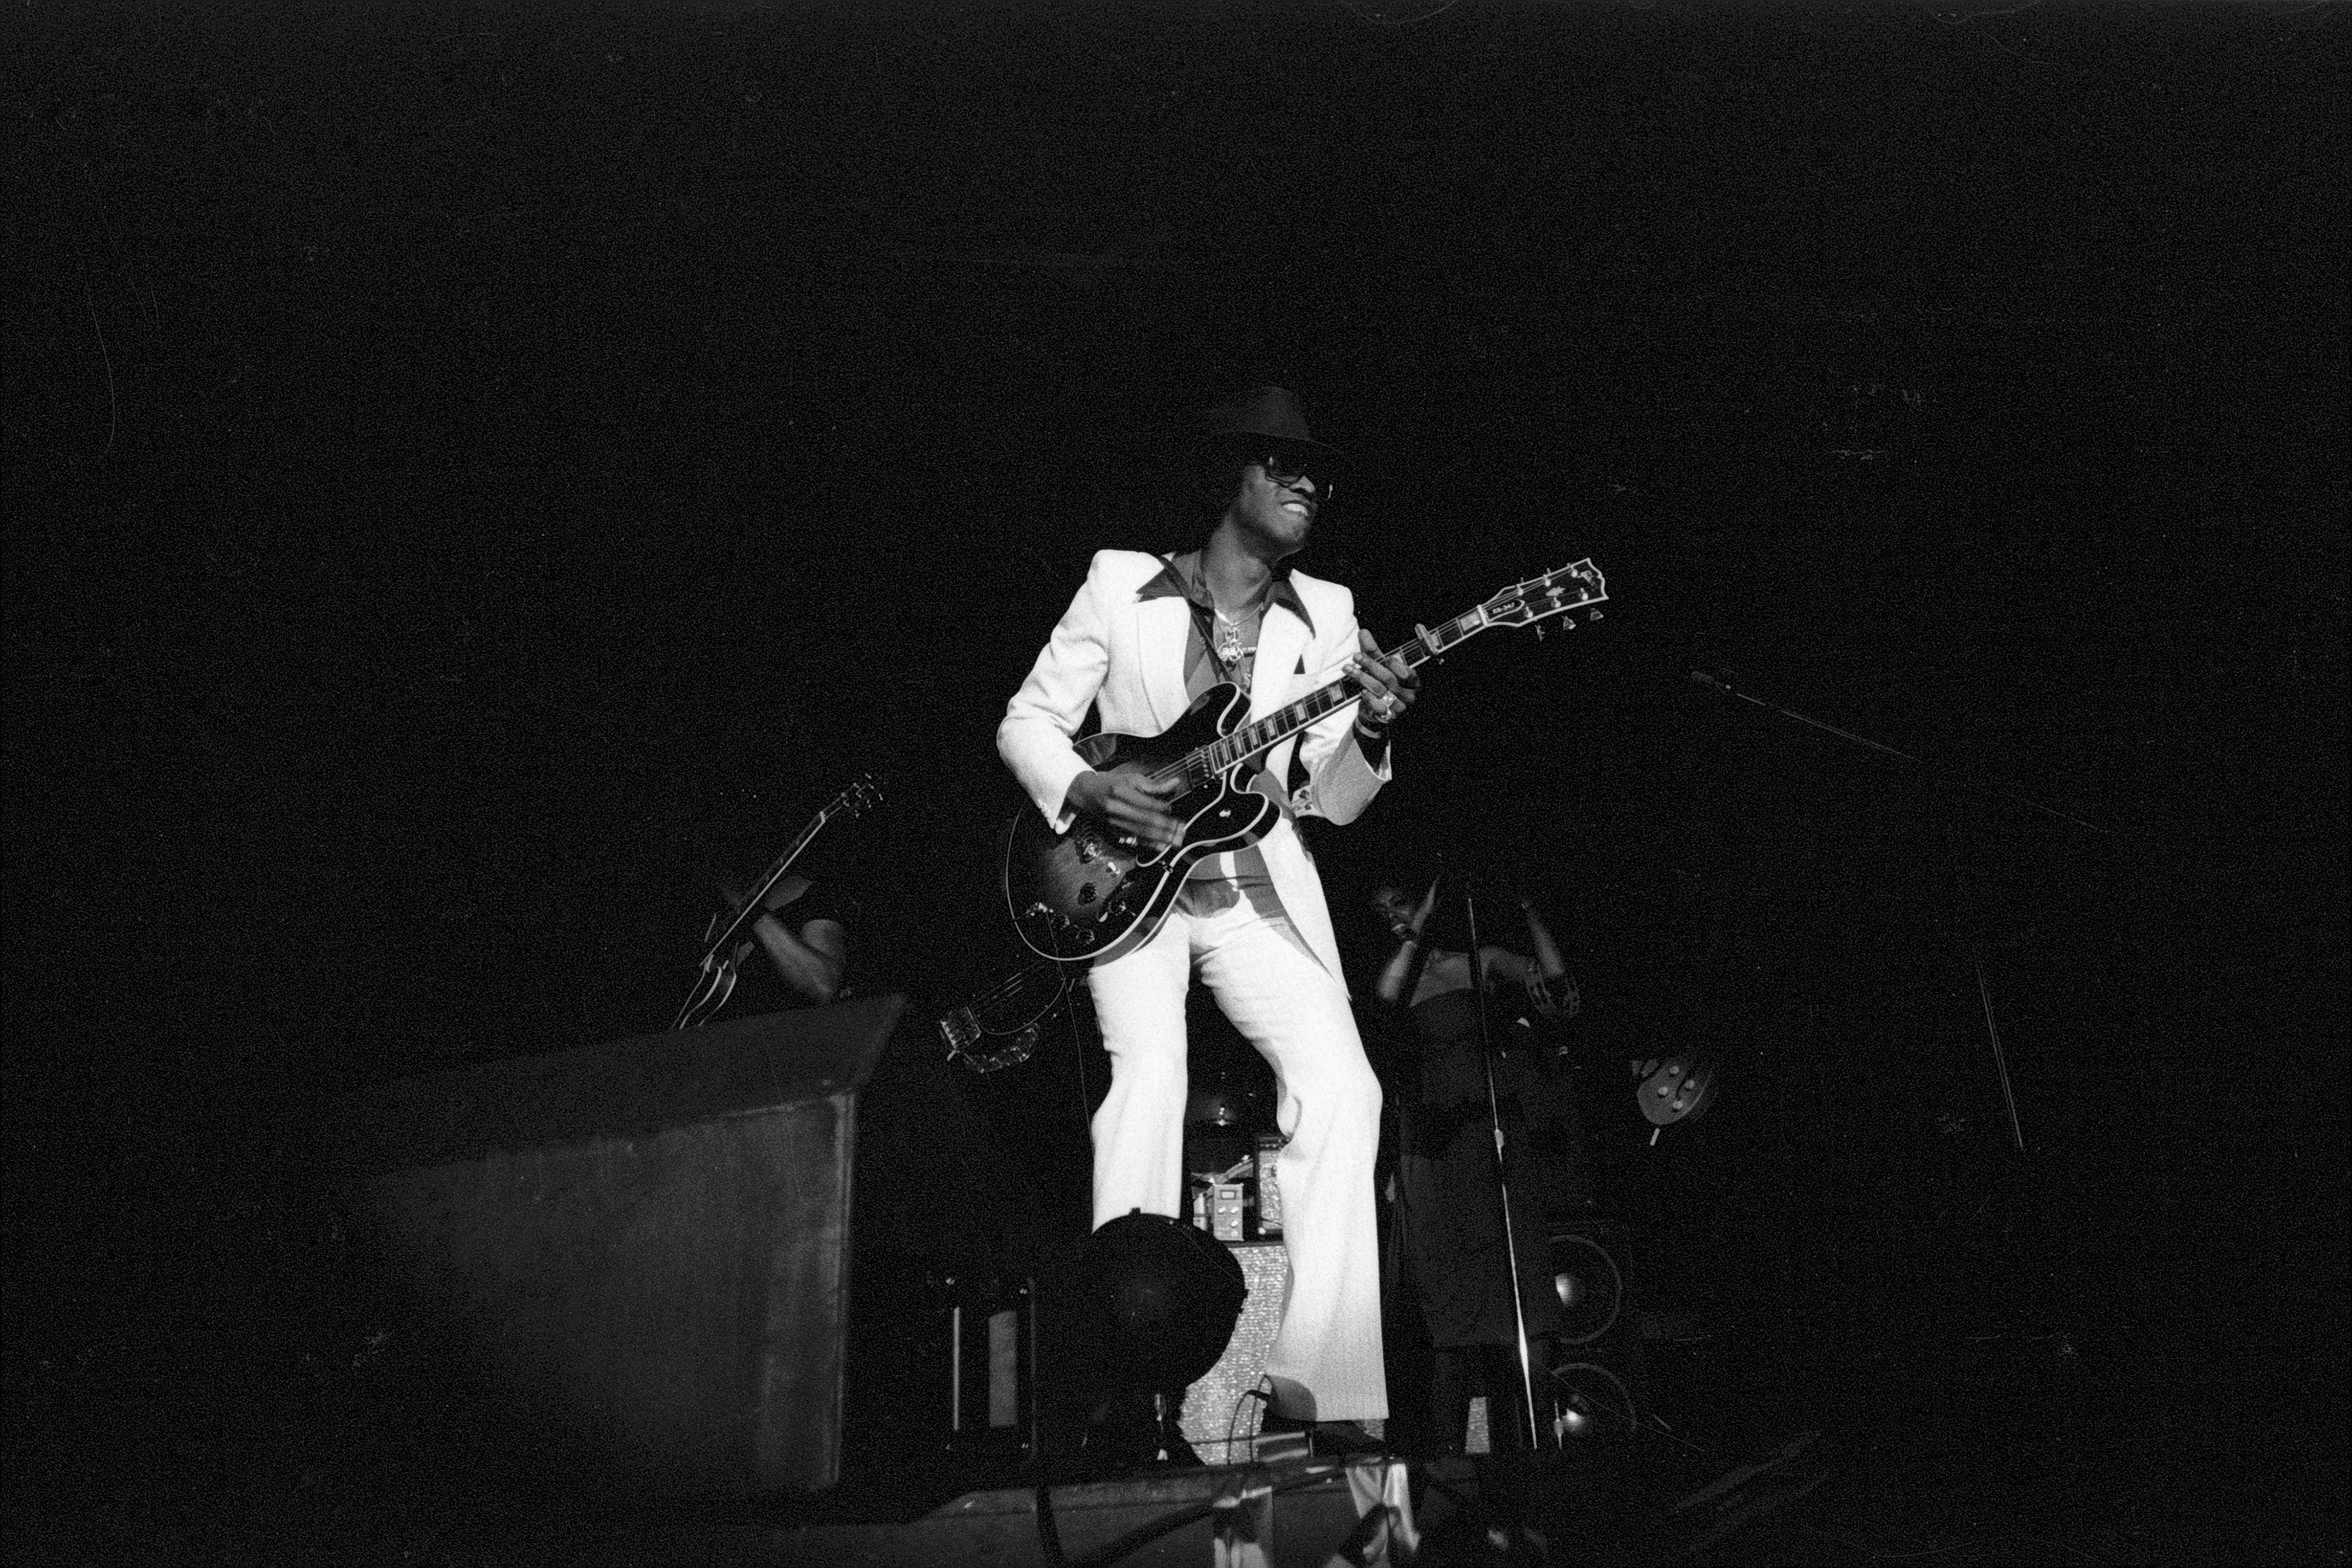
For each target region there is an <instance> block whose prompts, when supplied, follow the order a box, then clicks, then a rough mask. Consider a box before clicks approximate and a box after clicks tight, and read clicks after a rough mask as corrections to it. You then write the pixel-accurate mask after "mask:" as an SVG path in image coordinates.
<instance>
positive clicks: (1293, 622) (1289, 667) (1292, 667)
mask: <svg viewBox="0 0 2352 1568" xmlns="http://www.w3.org/2000/svg"><path fill="white" fill-rule="evenodd" d="M1306 651H1307V622H1304V621H1301V620H1300V619H1299V618H1298V612H1297V611H1295V610H1293V609H1291V608H1290V607H1289V606H1288V605H1286V604H1270V605H1268V606H1266V612H1265V620H1264V621H1263V622H1260V623H1259V625H1258V633H1257V663H1256V664H1254V665H1252V666H1251V669H1250V717H1251V718H1252V719H1254V720H1255V719H1261V718H1264V717H1265V716H1266V715H1268V714H1270V713H1272V712H1273V711H1274V710H1275V709H1276V708H1278V707H1281V706H1284V705H1285V704H1286V703H1288V702H1289V701H1290V700H1291V698H1292V697H1294V696H1296V695H1298V694H1297V690H1296V689H1295V687H1296V685H1297V669H1298V661H1299V656H1300V655H1301V654H1303V653H1306ZM1307 673H1308V674H1310V675H1311V674H1314V672H1313V671H1311V670H1310V671H1308V672H1307Z"/></svg>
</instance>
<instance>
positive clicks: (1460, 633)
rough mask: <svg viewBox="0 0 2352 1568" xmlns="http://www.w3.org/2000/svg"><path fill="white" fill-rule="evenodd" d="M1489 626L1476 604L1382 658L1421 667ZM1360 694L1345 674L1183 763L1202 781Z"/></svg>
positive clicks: (1199, 750) (1483, 610)
mask: <svg viewBox="0 0 2352 1568" xmlns="http://www.w3.org/2000/svg"><path fill="white" fill-rule="evenodd" d="M1486 626H1487V620H1486V606H1485V605H1483V604H1481V605H1477V606H1475V607H1473V608H1471V609H1469V610H1465V611H1464V612H1462V613H1461V614H1459V615H1456V616H1455V617H1454V619H1453V620H1451V621H1448V622H1444V624H1443V625H1438V626H1432V627H1430V628H1429V629H1428V631H1427V632H1426V633H1423V632H1415V633H1414V634H1413V635H1412V636H1411V637H1409V638H1407V639H1406V640H1405V641H1403V642H1402V643H1398V644H1397V645H1396V646H1395V647H1393V648H1391V649H1389V650H1388V651H1387V652H1386V653H1382V654H1381V658H1382V659H1383V660H1387V659H1402V660H1403V661H1404V664H1405V667H1406V668H1407V669H1419V668H1420V667H1421V666H1422V665H1423V664H1427V663H1428V662H1429V661H1430V660H1432V659H1434V658H1436V657H1437V656H1438V655H1439V654H1441V653H1444V652H1445V651H1446V650H1447V649H1449V648H1453V647H1457V646H1459V645H1460V644H1462V643H1466V642H1468V641H1469V640H1470V639H1471V638H1473V637H1475V636H1476V635H1477V634H1478V633H1479V632H1484V631H1485V630H1486ZM1362 695H1363V693H1362V691H1361V690H1360V689H1359V688H1357V687H1355V686H1351V685H1349V684H1348V682H1347V681H1346V680H1345V679H1344V678H1343V679H1340V680H1337V681H1334V682H1332V683H1331V684H1330V685H1328V686H1323V687H1320V688H1319V689H1318V690H1316V691H1312V692H1309V693H1308V694H1307V695H1305V696H1303V697H1301V698H1299V699H1298V700H1297V702H1295V703H1292V704H1290V705H1289V706H1287V707H1280V708H1276V709H1275V711H1274V712H1272V713H1270V714H1268V715H1266V716H1265V717H1264V718H1262V719H1258V720H1256V721H1255V722H1253V723H1250V724H1245V725H1244V726H1242V727H1240V728H1239V729H1236V730H1234V732H1233V733H1232V734H1231V735H1227V736H1223V737H1220V738H1218V739H1216V740H1213V741H1211V742H1210V743H1209V744H1208V745H1206V746H1203V747H1199V748H1197V749H1196V750H1194V751H1192V752H1190V753H1188V754H1187V755H1186V757H1185V758H1184V761H1183V767H1184V771H1185V772H1186V774H1187V775H1188V776H1191V775H1192V774H1193V773H1194V771H1195V769H1196V768H1197V770H1198V772H1199V775H1200V776H1201V777H1202V778H1203V779H1205V778H1209V777H1213V776H1214V775H1216V774H1219V773H1223V772H1224V771H1225V770H1226V769H1227V768H1232V767H1234V765H1236V764H1237V763H1242V762H1246V761H1248V760H1249V759H1250V758H1253V757H1255V756H1257V755H1258V754H1259V753H1260V752H1263V751H1268V750H1271V749H1272V748H1274V747H1277V746H1279V745H1281V744H1282V743H1283V742H1284V741H1286V740H1287V739H1289V738H1290V737H1292V736H1294V735H1297V733H1298V732H1299V731H1300V730H1302V729H1305V728H1306V727H1307V726H1308V725H1310V724H1313V723H1314V722H1315V721H1316V720H1317V719H1318V718H1321V717H1323V716H1325V715H1327V714H1333V713H1337V712H1339V710H1340V709H1341V708H1343V707H1346V706H1348V705H1349V703H1352V702H1356V701H1358V700H1359V699H1360V698H1361V697H1362Z"/></svg>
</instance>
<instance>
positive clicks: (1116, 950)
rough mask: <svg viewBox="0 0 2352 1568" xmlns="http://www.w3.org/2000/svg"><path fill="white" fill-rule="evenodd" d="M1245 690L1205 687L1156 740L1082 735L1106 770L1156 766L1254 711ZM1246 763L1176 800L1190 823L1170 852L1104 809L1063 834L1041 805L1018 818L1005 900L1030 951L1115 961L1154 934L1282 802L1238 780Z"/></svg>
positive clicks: (1090, 761)
mask: <svg viewBox="0 0 2352 1568" xmlns="http://www.w3.org/2000/svg"><path fill="white" fill-rule="evenodd" d="M1248 710H1249V704H1248V701H1247V699H1245V698H1244V696H1243V695H1242V694H1241V691H1240V689H1239V688H1238V687H1236V686H1234V685H1216V686H1212V687H1210V688H1209V689H1208V690H1207V691H1205V692H1202V694H1201V696H1200V699H1199V700H1198V701H1197V702H1195V703H1193V705H1192V707H1191V708H1190V709H1188V710H1187V711H1186V712H1185V715H1184V716H1183V717H1182V718H1180V719H1178V720H1177V721H1176V722H1175V723H1174V724H1173V725H1171V726H1170V727H1169V728H1168V729H1167V730H1165V731H1164V732H1162V733H1161V734H1159V735H1156V736H1150V737H1139V736H1132V735H1116V734H1109V733H1105V734H1101V735H1094V736H1089V737H1087V738H1086V739H1085V740H1083V741H1080V742H1079V743H1078V747H1077V750H1078V755H1079V756H1080V757H1081V758H1085V760H1086V763H1087V767H1089V768H1093V769H1095V770H1096V771H1097V772H1099V773H1128V772H1136V773H1150V772H1153V771H1156V770H1158V769H1160V768H1165V767H1174V766H1178V765H1181V762H1182V761H1183V759H1184V758H1185V756H1186V755H1187V754H1188V753H1190V752H1192V751H1194V750H1195V749H1197V748H1199V747H1203V746H1206V745H1208V744H1209V743H1211V742H1213V741H1214V740H1216V739H1218V738H1219V737H1221V736H1223V735H1226V734H1229V733H1230V732H1231V731H1232V730H1233V729H1234V727H1236V726H1237V725H1239V724H1240V723H1241V722H1242V720H1243V719H1244V717H1245V716H1247V714H1248ZM1246 770H1247V765H1246V764H1243V765H1239V766H1236V767H1234V768H1230V769H1228V770H1226V771H1225V772H1223V773H1219V774H1214V775H1212V776H1211V777H1210V778H1209V779H1208V780H1207V781H1206V782H1205V783H1202V784H1200V785H1197V786H1195V787H1194V788H1193V789H1189V790H1187V791H1185V792H1184V793H1183V794H1181V795H1179V796H1177V797H1176V798H1175V799H1174V800H1171V801H1169V802H1168V810H1170V812H1171V814H1173V815H1174V816H1175V817H1176V819H1177V820H1178V821H1181V822H1182V823H1183V824H1184V831H1183V837H1182V840H1181V841H1180V842H1179V843H1178V844H1177V845H1176V846H1175V847H1174V848H1173V849H1170V850H1141V849H1139V847H1138V846H1135V845H1132V844H1129V843H1127V842H1125V841H1124V840H1125V835H1124V834H1123V833H1121V832H1120V831H1119V830H1118V829H1117V828H1115V827H1113V826H1112V825H1111V824H1110V823H1109V822H1108V821H1104V820H1103V819H1102V818H1100V817H1097V816H1093V815H1091V814H1089V813H1087V812H1083V811H1082V812H1080V813H1078V815H1077V818H1076V821H1073V822H1071V824H1070V826H1069V829H1068V830H1067V831H1065V832H1059V833H1056V832H1055V831H1052V830H1051V829H1049V828H1048V827H1047V826H1046V825H1045V821H1044V819H1043V818H1041V817H1040V816H1039V815H1038V814H1037V812H1036V811H1035V810H1023V811H1021V812H1020V813H1019V814H1018V815H1016V816H1015V817H1014V818H1013V821H1012V823H1011V824H1010V826H1008V827H1007V828H1006V830H1005V834H1004V903H1005V908H1006V909H1007V910H1008V911H1009V912H1010V913H1011V914H1012V915H1013V929H1014V930H1016V931H1018V932H1019V933H1020V934H1021V940H1022V941H1023V942H1024V943H1026V944H1027V945H1028V946H1029V949H1030V951H1032V952H1034V953H1035V954H1037V955H1038V956H1040V957H1045V958H1052V959H1055V960H1057V961H1060V962H1065V963H1066V962H1069V961H1072V960H1075V959H1087V960H1097V961H1098V960H1101V959H1105V958H1116V957H1118V956H1119V955H1120V954H1122V953H1125V952H1128V951H1129V950H1130V949H1131V948H1134V947H1137V946H1141V945H1142V944H1143V943H1144V942H1146V941H1148V940H1150V936H1151V934H1152V933H1153V932H1155V931H1157V930H1159V929H1160V922H1161V921H1162V920H1164V919H1166V918H1167V915H1168V911H1169V910H1170V909H1171V907H1173V906H1174V904H1175V903H1176V895H1177V894H1180V893H1181V892H1182V891H1183V889H1184V877H1185V874H1186V873H1188V872H1190V871H1191V870H1192V867H1193V866H1194V865H1195V864H1196V863H1198V862H1200V861H1202V860H1203V859H1205V858H1207V857H1208V856H1210V855H1213V854H1217V853H1220V852H1223V851H1226V850H1237V849H1243V848H1245V847H1247V846H1248V845H1250V844H1254V843H1255V842H1256V841H1258V840H1259V839H1262V838H1264V837H1265V834H1266V831H1267V830H1269V829H1271V828H1272V827H1273V826H1274V822H1275V819H1276V817H1277V816H1278V815H1279V814H1280V812H1281V808H1280V807H1278V806H1276V804H1275V803H1274V801H1273V800H1269V799H1268V798H1267V797H1265V795H1262V794H1259V793H1258V792H1257V791H1255V789H1249V788H1247V787H1246V786H1244V785H1242V784H1240V783H1238V782H1237V779H1239V778H1240V776H1241V775H1242V774H1243V773H1244V772H1245V771H1246Z"/></svg>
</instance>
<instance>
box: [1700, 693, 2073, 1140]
mask: <svg viewBox="0 0 2352 1568" xmlns="http://www.w3.org/2000/svg"><path fill="white" fill-rule="evenodd" d="M1690 678H1691V679H1692V680H1694V681H1696V682H1697V683H1698V684H1699V685H1703V686H1712V687H1714V688H1715V689H1716V690H1717V691H1718V692H1721V693H1722V694H1723V695H1725V696H1727V697H1737V698H1738V699H1739V700H1740V701H1741V702H1744V703H1746V704H1748V706H1750V707H1757V708H1761V709H1763V710H1764V711H1765V712H1766V713H1774V714H1778V715H1780V716H1781V717H1782V718H1785V719H1790V720H1793V721H1795V722H1796V723H1798V724H1801V725H1807V726H1810V727H1812V728H1814V729H1818V730H1821V731H1822V732H1824V733H1825V734H1829V735H1834V736H1836V737H1838V738H1839V739H1840V740H1845V741H1851V742H1852V743H1853V744H1854V745H1856V746H1861V747H1868V748H1869V749H1871V750H1873V751H1877V752H1883V753H1885V755H1886V756H1888V757H1893V758H1898V759H1899V760H1901V761H1905V762H1908V763H1910V764H1912V765H1913V766H1914V767H1916V768H1922V769H1925V770H1926V771H1927V773H1928V774H1929V775H1930V776H1931V777H1934V776H1935V775H1936V774H1937V772H1938V771H1939V770H1938V769H1937V768H1935V767H1934V766H1933V765H1931V764H1929V763H1927V762H1926V761H1924V760H1922V759H1921V758H1916V757H1914V756H1912V755H1911V753H1909V752H1907V751H1898V750H1896V749H1895V747H1891V746H1884V745H1881V744H1880V743H1879V742H1877V741H1875V740H1872V739H1870V738H1868V737H1865V736H1860V735H1856V734H1854V733H1853V731H1851V730H1844V729H1840V728H1839V727H1837V726H1835V725H1833V724H1824V723H1822V721H1821V720H1820V719H1817V718H1811V717H1808V716H1806V715H1804V714H1801V713H1795V712H1791V711H1790V709H1788V708H1784V707H1782V706H1780V705H1779V704H1777V703H1769V702H1766V701H1764V700H1762V699H1761V698H1759V697H1752V696H1749V695H1748V694H1747V693H1746V692H1743V691H1739V690H1737V689H1735V688H1734V687H1733V685H1732V684H1731V682H1730V681H1729V680H1727V679H1726V678H1725V677H1724V676H1722V675H1719V674H1709V673H1708V672H1706V671H1705V670H1693V671H1692V672H1691V673H1690ZM1962 782H1969V781H1967V780H1962ZM1979 787H1980V788H1989V789H1990V790H1991V792H1992V793H1994V794H1997V795H1999V796H2000V797H2001V798H2002V799H2003V800H2009V801H2011V802H2012V803H2013V804H2016V805H2020V806H2023V807H2024V808H2026V809H2027V810H2031V811H2039V812H2040V813H2042V815H2043V816H2045V817H2053V818H2055V819H2057V820H2058V821H2062V822H2071V823H2073V824H2074V826H2075V827H2078V828H2087V829H2088V830H2090V831H2092V832H2095V833H2105V832H2106V831H2108V830H2107V829H2105V828H2103V827H2101V826H2099V825H2098V824H2097V823H2096V822H2087V821H2084V820H2083V819H2082V818H2080V817H2077V816H2075V815H2074V814H2073V813H2072V812H2069V811H2062V810H2058V808H2057V807H2055V806H2050V805H2045V804H2043V803H2042V801H2039V800H2028V799H2026V798H2025V797H2024V796H2022V795H2020V794H2018V793H2017V792H2016V791H2014V790H2012V789H2004V788H2001V787H2000V786H1999V785H1997V784H1987V785H1983V786H1979ZM1946 838H1947V844H1946V852H1947V853H1948V855H1949V856H1951V857H1952V859H1953V861H1954V871H1953V875H1954V876H1955V877H1956V878H1957V876H1958V868H1957V861H1958V849H1957V848H1956V847H1955V846H1954V845H1952V844H1951V842H1950V827H1949V823H1948V822H1947V825H1946ZM1969 965H1970V967H1972V968H1973V969H1974V971H1975V975H1976V982H1977V999H1978V1000H1979V1002H1980V1003H1981V1004H1982V1005H1983V1009H1984V1025H1985V1036H1986V1038H1987V1040H1990V1043H1991V1046H1992V1061H1993V1070H1994V1071H1995V1073H1996V1074H1998V1076H1999V1077H2000V1098H2001V1104H2002V1107H2003V1109H2005V1110H2006V1111H2007V1112H2008V1113H2009V1135H2010V1141H2011V1143H2012V1144H2014V1145H2016V1147H2017V1152H2018V1153H2019V1154H2023V1153H2025V1128H2024V1125H2023V1124H2021V1123H2020V1122H2019V1120H2018V1118H2017V1095H2016V1093H2015V1092H2014V1091H2013V1090H2011V1087H2010V1082H2009V1058H2008V1055H2007V1053H2006V1052H2004V1051H2002V1050H2001V1044H2000V1024H1999V1023H1998V1022H1997V1021H1996V1020H1995V1019H1994V1017H1993V1008H1992V988H1991V986H1990V983H1989V982H1988V981H1987V980H1986V978H1985V970H1984V947H1983V944H1982V943H1980V942H1977V941H1973V940H1972V941H1971V942H1970V943H1969Z"/></svg>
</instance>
